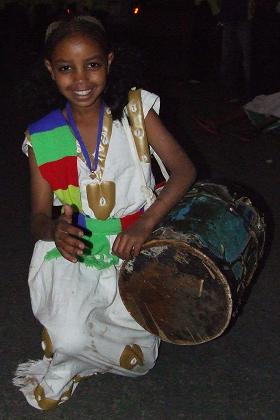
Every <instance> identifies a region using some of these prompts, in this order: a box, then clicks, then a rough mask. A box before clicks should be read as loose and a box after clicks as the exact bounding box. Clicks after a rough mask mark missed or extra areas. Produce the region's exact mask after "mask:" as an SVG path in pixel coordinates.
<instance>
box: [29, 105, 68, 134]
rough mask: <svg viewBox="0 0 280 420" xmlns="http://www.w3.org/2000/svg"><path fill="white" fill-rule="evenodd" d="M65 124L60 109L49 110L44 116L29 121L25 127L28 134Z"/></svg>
mask: <svg viewBox="0 0 280 420" xmlns="http://www.w3.org/2000/svg"><path fill="white" fill-rule="evenodd" d="M65 124H66V121H65V118H64V116H63V114H62V112H61V110H60V109H55V110H53V111H51V112H49V113H48V114H47V115H45V116H44V117H42V118H40V119H39V120H37V121H35V122H33V123H31V124H29V125H28V127H27V131H28V133H29V135H33V134H36V133H40V132H44V131H49V130H53V129H55V128H58V127H61V126H63V125H65Z"/></svg>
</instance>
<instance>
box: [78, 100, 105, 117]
mask: <svg viewBox="0 0 280 420" xmlns="http://www.w3.org/2000/svg"><path fill="white" fill-rule="evenodd" d="M101 104H102V101H101V100H100V101H98V102H96V103H94V104H93V105H92V106H89V107H75V105H74V106H73V105H72V104H70V107H71V111H72V114H73V117H74V119H75V121H76V122H78V121H81V122H83V121H84V122H86V121H88V120H95V119H96V118H98V116H99V113H100V109H101Z"/></svg>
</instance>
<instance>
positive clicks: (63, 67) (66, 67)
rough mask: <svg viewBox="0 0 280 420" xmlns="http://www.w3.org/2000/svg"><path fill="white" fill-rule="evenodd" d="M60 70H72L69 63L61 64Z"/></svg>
mask: <svg viewBox="0 0 280 420" xmlns="http://www.w3.org/2000/svg"><path fill="white" fill-rule="evenodd" d="M58 70H59V71H61V72H65V71H69V70H71V67H70V66H69V65H68V64H65V65H64V66H60V67H59V68H58Z"/></svg>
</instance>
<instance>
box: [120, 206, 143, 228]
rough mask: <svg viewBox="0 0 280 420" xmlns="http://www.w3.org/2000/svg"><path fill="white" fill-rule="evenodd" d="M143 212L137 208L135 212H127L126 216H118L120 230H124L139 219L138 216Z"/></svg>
mask: <svg viewBox="0 0 280 420" xmlns="http://www.w3.org/2000/svg"><path fill="white" fill-rule="evenodd" d="M143 213H144V211H143V210H139V211H137V212H136V213H132V214H129V215H128V216H124V217H121V218H120V221H121V225H122V230H125V229H126V228H128V227H129V226H130V225H133V223H135V222H136V220H138V219H139V217H140V216H141V215H142V214H143Z"/></svg>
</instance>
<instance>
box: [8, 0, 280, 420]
mask: <svg viewBox="0 0 280 420" xmlns="http://www.w3.org/2000/svg"><path fill="white" fill-rule="evenodd" d="M278 3H279V2H277V1H273V0H266V1H265V0H259V1H257V7H256V12H255V16H254V19H253V21H252V75H251V82H252V83H251V90H250V95H251V97H250V98H249V97H246V100H245V99H244V98H242V97H241V98H240V101H238V102H230V101H226V100H225V98H224V91H223V89H222V86H221V81H220V64H221V45H222V30H223V29H222V26H221V25H220V24H219V22H220V16H219V14H216V13H215V14H214V15H213V13H212V11H211V9H210V6H209V4H208V2H207V1H202V5H200V8H199V13H200V14H198V9H197V7H195V6H194V4H193V1H191V0H185V1H180V0H174V1H172V0H170V1H168V0H162V1H159V0H142V1H116V0H111V1H84V2H82V1H80V2H78V1H77V2H72V1H68V2H67V1H17V2H16V1H6V2H4V1H2V2H0V33H1V36H0V51H1V60H0V71H1V79H0V89H1V96H0V109H1V114H0V115H1V128H2V133H1V134H2V158H1V160H0V168H1V179H2V182H1V191H2V200H1V219H2V226H1V227H2V229H1V231H2V244H3V245H2V258H1V261H0V270H1V271H0V272H1V282H0V321H1V324H0V331H1V340H0V367H1V379H0V390H1V396H0V420H2V419H3V420H14V419H26V420H29V419H39V418H40V419H41V418H48V419H51V420H56V419H72V418H76V417H79V418H81V419H97V420H99V419H100V420H103V419H104V420H105V419H113V420H114V419H120V420H126V419H135V420H137V419H166V420H171V419H172V420H173V419H194V420H196V419H202V420H208V419H209V420H212V419H221V420H243V419H244V420H259V419H265V420H267V419H271V420H277V419H279V418H280V417H279V397H280V395H279V373H280V372H279V345H280V343H279V279H278V277H279V274H278V273H279V255H278V254H279V247H280V237H279V233H280V226H279V210H280V198H279V181H280V179H279V169H280V163H279V156H280V153H279V150H280V128H279V127H278V126H277V121H278V120H277V119H273V122H274V123H275V122H276V128H275V129H273V130H270V129H267V128H269V122H270V120H269V121H268V123H267V124H261V125H257V124H253V123H252V121H250V120H249V119H248V117H247V115H246V114H245V112H244V110H243V107H242V106H243V105H244V104H245V103H246V102H247V101H248V100H249V99H250V100H251V99H253V98H254V97H256V96H257V95H270V94H273V93H276V92H279V91H280V79H279V74H280V51H279V48H280V47H279V46H280V13H279V12H278V11H279V10H280V7H278V8H277V5H278ZM72 13H74V14H75V13H82V14H93V15H95V16H97V17H98V18H99V19H100V20H101V21H102V22H103V24H104V26H105V28H106V29H107V31H108V33H109V35H110V36H111V38H112V41H113V44H114V45H120V46H121V47H122V48H123V50H124V51H126V49H128V50H130V51H132V53H133V54H132V62H131V63H130V64H131V66H132V67H133V66H136V68H137V71H139V72H140V73H141V77H142V80H143V87H144V88H145V89H147V90H149V91H151V92H154V93H156V94H158V95H159V96H160V98H161V118H162V120H163V121H164V123H165V124H166V126H167V127H168V128H169V129H170V131H171V132H172V133H173V134H174V135H175V136H176V138H177V139H178V141H179V142H180V144H181V145H182V146H183V147H184V148H185V149H186V151H187V152H188V154H189V155H190V157H191V159H192V160H193V162H194V163H195V165H196V167H197V170H198V179H199V180H204V179H210V180H214V181H215V182H222V183H225V184H230V185H234V184H237V185H239V186H241V188H242V189H244V191H245V193H246V194H248V196H249V197H251V198H252V200H253V203H254V205H255V206H256V207H257V208H259V209H260V211H261V212H263V214H264V217H265V221H266V224H267V228H266V230H267V242H266V248H265V256H264V258H263V260H262V261H260V263H259V268H258V270H257V275H256V276H255V277H254V279H253V282H252V285H251V287H250V290H249V291H248V298H247V301H246V303H245V304H244V306H243V307H242V308H240V314H239V316H238V317H237V319H236V321H235V322H234V323H233V325H232V327H231V328H230V329H229V330H228V331H227V332H226V333H225V334H224V335H222V336H221V337H219V338H218V339H216V340H213V341H210V342H208V343H205V344H202V345H198V346H176V345H173V344H167V343H162V345H161V348H160V354H159V359H158V361H157V364H156V366H155V368H154V369H153V370H152V371H151V372H150V373H149V374H148V375H146V376H144V377H142V378H140V379H136V380H132V379H128V378H123V377H118V376H115V375H110V374H107V375H103V376H102V375H100V376H98V377H95V378H93V379H89V380H86V381H85V382H83V383H82V384H80V386H79V388H78V389H77V391H76V392H75V394H74V395H73V397H72V399H71V400H70V401H69V402H67V403H66V404H65V405H62V406H60V407H58V408H57V409H56V410H55V411H50V412H42V413H40V412H38V411H36V410H35V409H33V408H31V407H30V406H28V404H27V403H26V401H25V399H24V397H23V396H22V394H21V393H20V392H19V391H18V390H17V389H16V388H15V387H14V386H13V385H12V377H13V373H14V371H15V369H16V367H17V364H18V363H20V362H23V361H25V360H28V359H38V358H41V350H40V334H41V327H40V325H38V323H37V322H36V320H35V319H34V317H33V315H32V311H31V306H30V300H29V295H28V286H27V275H28V267H29V262H30V258H31V255H32V249H33V245H34V243H33V239H32V237H31V234H30V229H29V211H30V207H29V174H28V162H27V159H26V158H25V156H24V155H23V153H22V152H21V144H22V142H23V139H24V131H25V129H26V126H27V124H29V123H30V122H31V121H32V120H34V119H36V118H39V117H40V116H41V115H44V112H45V111H44V109H43V107H44V104H40V106H39V105H38V106H34V105H33V104H32V100H31V99H32V98H31V96H32V95H33V93H32V91H31V90H29V88H28V86H29V84H28V83H29V80H30V77H31V74H32V73H34V71H35V73H36V66H37V64H38V60H40V58H41V56H40V54H41V50H42V45H43V39H44V33H45V30H46V27H47V25H48V24H49V23H51V22H52V21H53V20H57V19H59V18H60V17H61V16H63V15H71V14H72ZM236 72H237V75H238V87H239V90H240V91H241V92H242V88H243V86H244V80H243V79H242V72H241V70H240V68H237V70H236ZM268 117H269V116H268Z"/></svg>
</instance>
